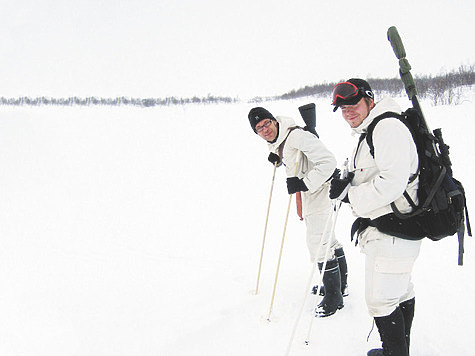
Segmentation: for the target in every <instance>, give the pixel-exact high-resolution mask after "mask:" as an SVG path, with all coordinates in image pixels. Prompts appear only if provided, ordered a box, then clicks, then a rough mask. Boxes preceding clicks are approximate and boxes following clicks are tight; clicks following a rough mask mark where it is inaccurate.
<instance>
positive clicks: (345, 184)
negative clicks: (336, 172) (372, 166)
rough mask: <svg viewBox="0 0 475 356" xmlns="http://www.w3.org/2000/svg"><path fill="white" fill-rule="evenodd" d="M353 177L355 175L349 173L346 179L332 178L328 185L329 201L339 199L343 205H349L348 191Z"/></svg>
mask: <svg viewBox="0 0 475 356" xmlns="http://www.w3.org/2000/svg"><path fill="white" fill-rule="evenodd" d="M354 176H355V174H354V173H353V172H350V173H348V176H347V177H346V178H333V179H332V181H331V183H330V199H339V200H341V201H342V202H343V203H349V202H350V201H349V200H348V189H349V188H350V187H349V186H350V182H351V180H352V179H353V177H354Z"/></svg>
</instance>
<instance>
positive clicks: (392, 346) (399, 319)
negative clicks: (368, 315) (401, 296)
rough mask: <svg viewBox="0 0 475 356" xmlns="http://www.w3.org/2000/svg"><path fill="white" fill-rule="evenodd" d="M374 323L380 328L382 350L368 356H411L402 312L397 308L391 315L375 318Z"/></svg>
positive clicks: (369, 353) (374, 350)
mask: <svg viewBox="0 0 475 356" xmlns="http://www.w3.org/2000/svg"><path fill="white" fill-rule="evenodd" d="M374 321H375V323H376V326H377V327H378V331H379V335H380V336H381V341H382V342H383V348H382V349H373V350H370V351H369V352H368V353H367V355H368V356H409V352H408V347H407V344H406V336H405V334H406V333H405V326H404V317H403V314H402V311H401V309H400V308H399V307H397V308H396V309H395V310H394V311H393V312H392V313H391V314H389V315H387V316H383V317H375V318H374Z"/></svg>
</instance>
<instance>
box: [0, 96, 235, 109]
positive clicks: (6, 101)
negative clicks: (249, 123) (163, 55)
mask: <svg viewBox="0 0 475 356" xmlns="http://www.w3.org/2000/svg"><path fill="white" fill-rule="evenodd" d="M236 101H237V99H233V98H230V97H221V96H213V95H208V96H207V97H203V98H198V97H196V96H195V97H192V98H175V97H167V98H164V99H162V98H130V97H125V96H121V97H117V98H98V97H95V96H90V97H86V98H80V97H77V96H74V97H68V98H51V97H47V96H41V97H36V98H30V97H27V96H24V97H18V98H5V97H0V105H12V106H20V105H29V106H40V105H43V106H91V105H103V106H121V105H128V106H138V107H152V106H170V105H186V104H222V103H226V104H229V103H233V102H236Z"/></svg>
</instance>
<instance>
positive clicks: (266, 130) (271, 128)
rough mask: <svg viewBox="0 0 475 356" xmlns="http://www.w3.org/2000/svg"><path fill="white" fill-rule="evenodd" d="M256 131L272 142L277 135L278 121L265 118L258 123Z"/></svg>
mask: <svg viewBox="0 0 475 356" xmlns="http://www.w3.org/2000/svg"><path fill="white" fill-rule="evenodd" d="M256 131H257V134H258V135H259V136H261V137H262V138H263V139H264V140H266V141H269V142H272V141H274V140H275V138H276V137H277V122H276V121H275V120H271V119H264V120H262V121H260V122H259V123H258V124H257V125H256Z"/></svg>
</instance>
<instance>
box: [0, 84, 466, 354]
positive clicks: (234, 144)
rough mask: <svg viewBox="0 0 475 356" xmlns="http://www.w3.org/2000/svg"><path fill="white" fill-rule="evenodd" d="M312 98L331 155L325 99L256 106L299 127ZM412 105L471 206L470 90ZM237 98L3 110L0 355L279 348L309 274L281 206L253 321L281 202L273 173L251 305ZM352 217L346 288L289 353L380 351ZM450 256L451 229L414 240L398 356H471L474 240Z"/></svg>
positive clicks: (250, 230)
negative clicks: (437, 134)
mask: <svg viewBox="0 0 475 356" xmlns="http://www.w3.org/2000/svg"><path fill="white" fill-rule="evenodd" d="M398 100H399V101H400V103H401V105H402V106H403V107H408V106H409V105H410V103H409V101H408V100H407V98H405V97H401V98H399V99H398ZM312 101H313V102H315V103H316V105H317V131H318V132H319V134H320V137H321V138H322V140H323V141H324V142H325V143H326V145H327V146H328V147H329V148H330V149H331V150H332V151H333V152H334V153H335V155H336V156H337V159H338V161H339V162H340V163H343V161H344V159H345V158H346V156H347V154H349V152H350V151H351V148H352V147H353V145H354V140H355V138H353V137H352V136H351V135H350V129H349V128H348V127H347V125H346V123H345V122H344V121H343V119H342V118H341V115H340V113H333V112H332V110H331V109H332V107H331V106H330V105H329V103H328V100H320V99H318V100H313V99H311V98H306V99H302V100H295V101H279V102H269V103H264V104H262V105H263V106H265V107H266V108H268V109H269V110H270V111H271V112H272V113H274V115H288V116H292V117H294V118H295V119H296V121H297V122H299V123H301V124H302V121H301V119H300V117H299V114H298V110H297V108H298V106H300V105H302V104H306V103H308V102H312ZM422 105H423V108H424V111H425V114H426V117H427V119H428V121H429V124H430V125H431V127H432V128H436V127H442V128H443V133H444V138H445V140H446V142H447V143H448V144H450V146H451V157H452V162H453V168H454V172H455V176H456V177H457V178H458V179H459V180H461V181H462V182H463V183H464V184H465V187H466V191H467V196H468V198H467V199H468V203H469V208H472V209H471V210H472V213H473V214H475V209H473V206H474V205H473V204H474V202H475V188H474V186H473V182H474V178H475V177H474V171H473V168H472V164H473V157H474V156H475V148H474V145H473V132H474V130H475V123H474V121H473V112H474V111H475V96H474V91H473V90H472V91H471V92H470V93H469V94H468V96H467V100H466V101H464V102H463V103H462V104H460V105H457V106H439V107H432V106H430V105H429V103H424V102H422ZM253 106H254V105H252V104H232V105H209V106H203V105H190V106H184V107H170V108H149V109H138V108H130V107H119V108H110V107H65V108H58V107H37V108H33V107H2V108H1V112H0V167H1V169H0V192H1V194H0V196H1V203H0V319H1V323H0V354H1V355H3V356H13V355H23V356H43V355H45V356H56V355H58V356H59V355H61V356H64V355H68V356H73V355H74V356H76V355H77V356H84V355H91V356H103V355H107V356H115V355H121V356H122V355H123V356H132V355H134V356H135V355H137V356H152V355H153V356H157V355H180V356H181V355H195V356H201V355H202V356H205V355H206V356H215V355H216V356H218V355H219V356H223V355H226V356H234V355H236V356H254V355H256V356H257V355H266V356H267V355H284V354H285V351H286V349H287V346H288V343H289V340H290V336H291V333H292V329H293V326H294V323H295V320H296V317H297V314H298V311H299V308H300V305H301V304H302V301H303V298H304V296H305V294H306V293H307V291H306V290H305V285H306V284H307V279H308V276H309V273H310V267H311V264H310V262H309V260H308V256H307V250H306V247H305V237H304V230H305V229H304V223H303V222H300V221H299V220H298V218H297V216H296V213H295V207H294V202H292V207H291V211H290V217H289V224H288V227H287V233H286V236H285V241H284V250H283V255H282V261H281V266H280V273H279V279H278V284H277V291H276V296H275V300H274V304H273V312H272V316H271V321H270V322H268V321H266V320H265V319H266V317H267V315H268V312H269V307H270V301H271V294H272V288H273V283H274V277H275V272H276V266H277V258H278V253H279V248H280V244H281V241H282V231H283V222H284V217H285V213H286V210H287V203H288V200H289V196H288V195H287V193H286V187H285V180H284V172H283V169H278V171H277V175H276V179H275V186H274V194H273V197H272V204H271V210H270V218H269V225H268V232H267V238H266V246H265V251H264V259H263V266H262V274H261V283H260V288H259V294H258V295H255V294H254V290H255V286H256V278H257V269H258V262H259V255H260V250H261V243H262V235H263V228H264V219H265V212H266V207H267V200H268V196H269V188H270V183H271V177H272V166H271V165H270V164H269V163H268V162H267V154H268V153H267V148H266V145H265V143H264V142H263V141H261V140H260V139H259V138H258V137H257V136H256V135H255V134H254V133H253V132H252V130H251V128H250V126H249V123H248V121H247V113H248V111H249V109H250V108H251V107H253ZM472 219H473V220H474V221H475V215H474V217H473V218H472ZM352 220H353V218H352V216H351V213H350V211H349V209H348V207H345V206H343V207H342V209H341V210H340V214H339V218H338V224H337V236H338V238H339V239H340V241H342V242H343V244H344V246H345V251H346V254H347V258H348V263H349V273H350V274H349V286H350V296H348V297H347V298H345V307H344V309H342V310H341V311H339V312H338V313H337V314H335V315H334V316H332V317H330V318H326V319H314V320H313V323H312V329H311V333H310V344H309V345H308V346H306V345H304V340H305V339H306V337H307V332H308V329H309V325H310V320H311V318H312V309H313V305H314V303H315V297H313V296H310V297H309V298H307V303H306V305H305V307H304V312H303V315H302V317H301V319H300V322H299V324H298V328H297V331H296V334H295V339H294V343H293V345H292V349H291V355H317V354H319V355H342V356H343V355H344V356H347V355H355V356H356V355H360V356H361V355H366V351H367V350H368V349H370V348H372V347H376V346H379V345H380V342H379V335H378V332H377V330H376V329H374V330H373V332H372V333H371V335H370V336H369V339H368V341H367V337H368V334H369V333H370V330H371V326H372V320H371V318H370V317H369V316H368V314H367V311H366V307H365V303H364V296H363V290H364V288H363V283H364V279H363V259H364V258H363V255H362V254H361V253H360V252H359V249H358V247H354V246H353V244H352V243H351V242H350V238H349V227H350V225H351V223H352ZM465 250H466V252H465V265H464V266H463V267H459V266H457V239H456V238H455V237H452V238H447V239H445V240H443V241H441V242H438V243H435V242H432V241H429V240H427V241H424V243H423V246H422V251H421V255H420V257H419V259H418V261H417V263H416V267H415V271H414V282H415V286H416V293H417V298H416V300H417V304H416V317H415V321H414V326H413V333H412V335H413V337H412V345H411V348H412V353H411V355H412V356H446V355H458V356H469V355H474V351H473V350H474V346H475V341H474V339H473V330H472V329H473V328H472V327H471V325H472V321H473V318H474V317H475V307H474V303H473V301H472V297H473V295H474V294H475V287H474V284H473V283H472V282H471V281H472V280H473V275H474V273H475V243H474V238H470V237H467V238H466V248H465Z"/></svg>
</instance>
